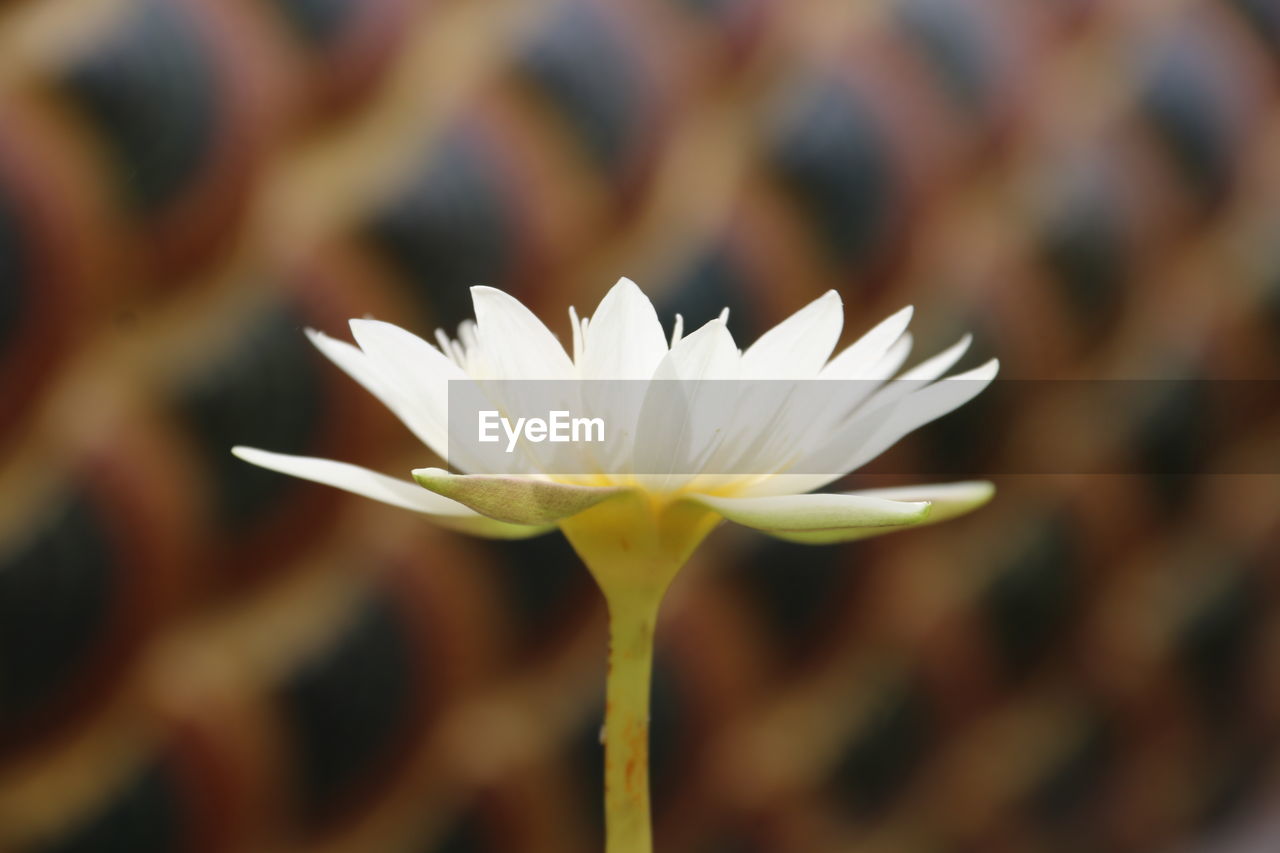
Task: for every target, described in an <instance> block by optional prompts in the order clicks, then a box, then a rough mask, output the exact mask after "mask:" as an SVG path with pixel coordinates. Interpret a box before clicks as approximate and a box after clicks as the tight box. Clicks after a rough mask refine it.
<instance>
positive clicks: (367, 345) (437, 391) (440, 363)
mask: <svg viewBox="0 0 1280 853" xmlns="http://www.w3.org/2000/svg"><path fill="white" fill-rule="evenodd" d="M350 326H351V334H352V336H354V337H355V339H356V343H358V344H359V345H360V348H361V349H362V350H364V352H365V354H366V355H367V356H368V362H369V364H370V366H371V367H372V368H373V370H374V372H375V373H376V375H377V376H378V378H379V379H380V380H381V381H382V383H383V384H384V385H386V386H387V387H389V388H391V389H392V391H393V392H395V394H396V395H397V397H398V399H399V400H401V401H402V404H403V405H405V406H407V407H409V409H410V411H411V412H412V413H413V415H414V418H415V421H416V422H420V423H422V424H423V427H422V428H423V430H425V431H427V435H428V437H429V438H430V440H429V441H428V445H429V446H430V447H431V449H432V450H434V451H435V452H436V453H437V454H438V455H440V456H442V457H443V456H445V455H446V453H447V451H448V448H449V439H448V430H449V380H450V379H461V378H463V377H465V376H466V374H465V373H463V372H462V368H460V367H458V365H457V364H455V363H454V362H453V360H452V359H450V358H449V357H448V356H446V355H445V354H444V353H442V352H440V350H438V349H436V348H435V347H434V346H432V345H431V344H429V343H427V342H426V341H424V340H423V339H422V338H420V337H418V336H417V335H415V334H413V333H412V332H409V331H406V330H405V329H402V328H400V327H399V326H396V325H393V324H391V323H384V322H381V321H379V320H359V319H357V320H352V321H351V322H350Z"/></svg>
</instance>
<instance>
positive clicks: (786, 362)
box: [742, 290, 844, 379]
mask: <svg viewBox="0 0 1280 853" xmlns="http://www.w3.org/2000/svg"><path fill="white" fill-rule="evenodd" d="M843 324H844V309H843V305H842V303H841V301H840V294H838V293H836V292H835V291H834V290H828V291H827V292H826V293H824V294H823V295H822V296H820V297H818V298H817V299H815V300H814V301H813V302H810V303H809V304H808V305H806V306H805V307H804V308H801V309H800V310H799V311H797V312H796V313H794V314H792V315H791V316H790V317H788V318H787V319H785V320H783V321H782V322H781V323H779V324H778V325H776V326H774V327H773V328H772V329H770V330H769V331H767V332H765V333H764V334H763V335H761V336H760V339H759V340H758V341H756V342H755V343H754V344H752V345H751V346H750V347H748V348H747V351H746V352H744V353H743V354H742V373H743V375H744V376H747V377H749V378H751V379H808V378H811V377H813V376H816V375H817V374H818V371H819V370H821V369H822V365H824V364H826V361H827V359H828V358H829V357H830V355H831V351H832V350H833V349H835V345H836V342H837V341H839V340H840V329H841V328H842V326H843Z"/></svg>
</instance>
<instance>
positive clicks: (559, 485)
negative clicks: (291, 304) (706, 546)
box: [233, 278, 997, 569]
mask: <svg viewBox="0 0 1280 853" xmlns="http://www.w3.org/2000/svg"><path fill="white" fill-rule="evenodd" d="M471 292H472V298H473V300H474V303H475V313H476V320H475V322H466V323H464V324H463V325H462V327H461V328H460V330H459V336H458V339H457V340H452V339H449V338H448V337H447V336H446V335H445V334H444V333H442V332H437V334H436V344H432V343H428V342H427V341H424V340H423V339H421V338H419V337H417V336H416V335H413V334H411V333H409V332H407V331H405V330H403V329H401V328H399V327H397V326H394V325H391V324H389V323H383V322H378V321H376V320H352V321H351V331H352V334H353V335H354V337H355V340H356V343H357V344H358V347H357V346H352V345H351V344H347V343H344V342H342V341H339V340H336V339H334V338H330V337H328V336H326V335H323V334H321V333H319V332H315V331H310V330H309V331H308V332H307V334H308V336H309V337H310V338H311V341H312V343H314V344H315V345H316V346H317V347H318V348H319V349H320V350H321V352H323V353H324V354H325V355H327V356H328V357H329V358H330V359H332V360H333V361H334V362H335V363H336V364H337V365H338V366H339V367H341V368H342V369H343V370H344V371H346V372H347V373H348V374H349V375H350V376H351V377H352V378H353V379H355V380H356V381H357V382H359V383H360V384H361V385H363V386H364V387H365V388H366V389H367V390H368V391H370V392H371V393H372V394H374V395H375V396H376V397H377V398H378V399H379V400H381V401H382V402H383V403H384V404H385V405H386V406H387V407H388V408H390V409H391V410H392V411H393V412H394V413H395V414H396V415H397V416H398V417H399V418H400V420H401V421H403V422H404V424H405V426H407V427H408V428H409V429H410V430H411V431H412V432H413V433H414V434H415V435H416V436H417V437H418V438H419V439H420V440H421V441H422V442H423V443H424V444H425V445H427V447H428V448H430V449H431V450H432V451H434V452H435V453H436V454H437V455H438V456H440V457H441V458H444V457H445V456H446V454H447V450H448V439H449V435H448V426H449V421H448V417H447V412H448V383H449V380H451V379H467V378H471V379H570V380H597V379H634V380H646V379H653V378H660V379H663V378H665V379H681V380H710V379H727V380H742V379H761V380H766V379H790V380H806V379H821V380H859V382H857V383H845V385H844V386H842V387H844V388H846V389H848V388H856V389H860V390H858V391H856V392H855V396H856V399H852V398H851V397H850V396H849V393H845V394H843V395H832V403H831V405H830V406H828V407H826V408H825V409H824V410H817V411H815V406H814V405H813V404H812V403H811V402H810V403H807V404H805V405H797V406H783V407H779V408H778V409H777V411H773V412H772V413H771V415H770V416H769V417H768V418H762V417H736V418H735V417H732V416H726V418H725V428H726V430H727V433H718V434H717V435H716V441H715V442H714V443H709V442H708V440H707V437H706V436H705V435H701V436H700V435H698V434H697V430H691V429H690V427H689V424H687V423H684V422H682V421H681V419H680V418H678V417H674V418H673V417H672V416H671V414H670V411H669V409H667V408H659V407H658V406H643V407H640V410H639V411H636V410H634V409H635V408H636V407H634V405H633V406H632V409H633V410H631V411H625V412H621V413H620V414H621V416H622V417H630V418H631V422H632V423H634V424H635V429H634V430H633V438H632V440H631V441H630V442H629V443H627V444H626V445H625V446H624V447H623V448H622V450H621V451H620V452H619V451H618V449H617V448H616V447H615V448H614V451H613V452H612V453H611V454H610V456H609V457H608V458H607V459H605V460H603V461H600V460H595V461H594V466H595V467H594V468H593V469H592V473H591V474H590V475H582V474H575V475H553V474H547V473H533V474H527V475H520V476H513V475H499V474H494V473H493V472H486V471H476V470H473V471H470V472H469V473H465V474H452V473H449V472H448V471H445V470H442V469H440V468H422V469H418V470H416V471H414V472H413V474H414V477H415V479H416V480H417V484H415V483H414V482H411V481H409V480H407V479H401V478H397V477H390V476H387V475H385V474H380V473H376V472H374V471H370V470H367V469H364V468H360V467H357V466H354V465H350V464H346V463H343V462H337V461H332V460H327V459H316V458H310V457H302V456H286V455H281V454H278V453H271V452H268V451H266V450H257V449H252V448H246V447H237V448H235V449H234V451H233V452H234V453H235V454H236V455H237V456H239V457H240V458H242V459H244V460H246V461H248V462H252V463H253V464H256V465H261V466H262V467H264V468H270V469H273V470H275V471H280V472H283V473H285V474H290V475H293V476H295V477H301V478H304V479H308V480H314V481H316V482H319V483H325V484H328V485H331V486H336V487H338V488H340V489H345V490H347V491H349V492H354V493H356V494H360V495H364V496H366V497H370V498H373V499H375V500H380V501H383V502H385V503H389V504H393V505H395V506H399V507H404V508H406V509H411V510H415V511H417V512H421V513H424V514H426V515H429V516H432V517H434V518H435V519H437V520H438V521H440V522H441V523H444V524H446V525H448V526H451V527H454V528H457V529H461V530H464V531H467V532H471V533H476V534H480V535H490V536H502V537H520V536H527V535H533V534H537V533H541V532H543V531H545V530H548V529H550V528H552V527H554V526H557V525H558V526H561V527H562V528H563V529H564V530H565V532H566V533H567V534H569V536H570V539H571V540H572V541H573V542H574V545H575V547H578V549H579V551H580V552H582V551H584V550H587V551H589V550H591V548H592V546H591V545H590V543H588V542H586V541H585V539H586V538H589V537H588V536H587V534H586V533H584V531H583V525H582V524H581V523H579V522H576V521H574V519H577V518H578V517H580V516H583V517H590V518H595V519H597V520H598V523H597V526H598V527H601V528H602V529H603V528H610V529H614V530H625V529H627V523H623V522H618V523H616V524H615V523H611V522H610V521H609V517H610V512H611V513H612V515H615V516H616V515H618V514H619V512H621V511H610V512H601V511H600V510H601V509H602V507H599V506H598V505H603V504H617V503H619V501H618V500H617V499H619V498H621V497H622V496H624V495H626V496H630V497H629V498H628V499H627V500H622V501H621V504H627V505H630V506H632V507H640V508H641V510H640V511H642V512H647V513H650V514H652V515H653V516H654V517H667V518H669V519H681V518H683V519H684V520H683V521H671V522H663V523H660V524H658V525H657V526H656V527H654V526H652V525H651V526H650V527H649V528H647V529H651V530H657V531H658V532H657V533H656V534H655V536H657V537H658V538H657V539H655V540H654V542H655V544H654V545H653V547H654V548H657V549H659V550H660V549H661V548H663V547H666V544H664V543H667V539H666V538H663V537H666V535H667V534H666V533H663V532H662V531H663V530H666V529H669V528H671V527H672V525H673V524H674V525H675V527H678V528H681V529H685V528H687V529H688V534H687V536H681V537H677V538H679V539H681V541H680V543H679V544H678V546H672V547H674V548H675V550H677V551H680V552H681V553H682V554H684V556H687V553H685V552H686V551H687V550H691V548H692V546H693V545H696V542H697V541H699V540H700V539H701V537H702V536H704V535H705V533H706V531H708V530H710V528H711V527H713V526H714V525H715V523H717V522H718V521H719V520H720V519H729V520H731V521H734V522H737V523H739V524H743V525H746V526H748V527H754V528H757V529H759V530H762V531H764V532H766V533H769V534H771V535H774V536H777V537H780V538H783V539H790V540H793V541H801V542H812V543H826V542H839V541H846V540H852V539H859V538H863V537H866V536H871V535H875V534H879V533H884V532H889V531H892V530H896V529H900V528H904V527H909V526H913V525H917V524H920V523H926V522H928V523H931V522H936V521H942V520H944V519H947V518H951V517H953V516H955V515H958V514H960V513H963V512H966V511H968V510H970V509H973V508H974V507H977V506H979V505H981V504H982V503H985V502H986V501H987V500H988V499H989V498H990V497H991V495H992V492H993V488H992V486H991V484H990V483H985V482H966V483H953V484H948V485H930V486H907V487H901V488H892V489H872V490H865V491H860V492H845V493H816V494H815V493H812V492H813V490H814V489H818V488H821V487H822V486H825V485H827V484H828V483H830V482H832V481H835V480H837V479H839V478H840V477H841V476H843V475H844V474H845V473H847V472H849V471H852V470H854V469H855V468H857V467H859V466H861V465H862V464H865V463H866V462H868V461H869V460H871V459H872V458H874V457H875V456H877V455H878V454H879V453H881V452H882V451H883V450H885V449H886V448H888V447H889V446H890V445H892V444H893V443H894V442H896V441H897V440H898V439H899V438H901V437H902V436H903V435H905V434H906V433H908V432H910V431H911V430H913V429H915V428H916V427H918V426H921V425H922V424H924V423H927V422H928V421H931V420H933V419H934V418H937V417H939V416H941V415H944V414H946V413H947V412H949V411H951V410H952V409H954V408H956V407H957V406H960V405H962V404H963V403H965V402H966V401H968V400H969V399H971V398H972V397H973V396H974V395H976V394H977V393H978V392H980V391H981V390H982V389H983V388H985V387H986V385H987V384H988V383H989V382H990V381H991V380H992V378H994V376H995V374H996V370H997V364H996V362H995V361H991V362H988V363H987V364H985V365H983V366H981V367H978V368H976V369H974V370H971V371H968V372H966V373H962V374H959V375H956V376H952V377H950V378H946V379H939V377H941V376H942V375H943V374H944V373H945V372H946V371H947V370H949V369H950V368H951V367H952V365H954V364H955V363H956V362H957V361H958V360H959V359H960V357H961V356H962V355H963V354H964V352H965V350H966V348H967V346H968V343H969V339H968V338H967V337H966V338H965V339H963V340H961V341H960V342H959V343H957V344H956V345H955V346H953V347H951V348H950V349H948V350H946V351H945V352H943V353H941V354H939V355H937V356H935V357H933V358H931V359H929V360H927V361H925V362H923V363H921V364H920V365H918V366H917V367H915V368H913V369H911V370H908V371H906V372H905V373H902V374H901V375H899V373H898V372H899V370H900V368H901V367H902V365H903V363H904V362H905V361H906V359H907V356H908V354H909V352H910V349H911V336H910V334H909V333H908V332H907V324H908V322H909V321H910V319H911V309H910V308H907V309H904V310H902V311H899V312H898V313H897V314H894V315H893V316H892V317H890V318H888V319H887V320H885V321H884V322H882V323H880V324H879V325H878V326H876V327H875V328H874V329H872V330H871V331H870V332H868V333H867V334H865V335H864V336H863V337H862V338H860V339H859V340H858V341H856V342H855V343H853V344H852V345H850V346H849V347H848V348H846V349H844V350H843V351H841V352H840V353H839V354H837V355H835V356H834V357H832V352H833V350H834V348H835V345H836V343H837V341H838V339H839V337H840V332H841V328H842V325H843V310H842V305H841V301H840V297H839V296H838V295H837V294H836V293H835V292H834V291H831V292H828V293H827V294H825V295H824V296H822V297H820V298H819V299H817V300H815V301H814V302H812V303H811V304H809V305H808V306H806V307H805V308H803V309H801V310H800V311H798V312H796V313H795V314H794V315H792V316H791V317H790V318H788V319H787V320H785V321H783V322H782V323H780V324H779V325H777V326H776V327H774V328H773V329H771V330H770V331H768V332H767V333H765V334H764V335H763V336H762V337H761V338H760V339H759V340H758V341H756V342H755V343H754V344H752V345H751V346H750V347H748V348H747V349H745V350H739V348H738V346H737V344H736V343H735V342H734V340H733V337H732V336H731V335H730V333H729V329H728V326H727V323H726V321H727V312H726V314H722V315H721V316H720V317H719V318H717V319H714V320H712V321H711V322H709V323H707V324H706V325H704V326H702V327H701V328H699V329H697V330H696V331H694V332H692V333H691V334H689V335H687V336H686V335H684V334H683V333H682V320H681V318H679V317H677V319H676V324H675V330H674V331H673V333H672V335H671V338H670V342H669V343H668V339H667V337H666V335H665V334H664V332H663V329H662V327H661V325H660V323H659V322H658V317H657V314H656V312H655V311H654V309H653V306H652V304H651V303H650V302H649V299H648V298H647V297H646V296H645V295H644V294H643V293H642V292H641V291H640V289H639V288H638V287H636V285H635V284H633V283H632V282H631V281H629V280H628V279H625V278H624V279H622V280H620V281H619V282H618V283H617V285H615V286H614V287H613V289H611V290H610V291H609V293H608V294H607V295H606V296H605V298H604V299H603V300H602V301H601V303H600V305H599V307H598V308H597V309H596V312H595V314H594V315H593V316H592V317H591V318H590V319H588V318H586V317H583V318H581V319H580V318H579V317H578V316H577V315H576V313H575V312H574V311H573V309H570V319H571V323H572V330H573V339H572V354H570V353H567V352H566V351H565V349H564V347H563V346H562V345H561V344H560V342H559V341H558V340H557V339H556V337H555V336H554V335H553V334H552V333H551V332H550V331H549V330H548V329H547V327H546V326H544V325H543V324H542V322H541V321H539V320H538V318H537V317H535V316H534V315H533V314H532V313H531V312H530V311H529V310H528V309H527V308H525V306H524V305H522V304H521V303H520V302H519V301H518V300H516V299H515V298H513V297H511V296H509V295H507V294H506V293H503V292H502V291H499V290H495V289H493V288H490V287H476V288H472V291H471ZM895 377H896V378H895ZM809 387H815V386H813V385H810V386H809ZM832 387H835V386H834V385H833V386H832ZM624 408H625V407H624ZM557 452H561V451H557ZM582 452H586V451H585V450H584V451H582ZM672 459H674V460H676V461H675V462H673V463H670V464H669V469H670V470H671V471H672V472H673V473H668V474H663V475H661V476H653V475H651V474H649V473H646V472H652V471H654V470H667V469H663V468H661V466H662V464H664V463H663V460H672ZM455 461H456V460H455ZM735 471H737V472H754V473H732V472H735ZM760 472H764V473H760ZM797 472H802V473H797ZM808 472H821V473H808ZM623 514H624V515H625V513H623ZM642 526H643V525H642ZM694 528H696V532H694ZM668 538H669V537H668ZM685 539H688V540H690V541H689V542H686V541H684V540H685ZM659 540H661V541H659ZM690 542H691V543H692V544H690ZM667 544H669V543H667ZM624 545H625V543H624ZM686 546H688V547H687V548H686ZM673 553H674V552H673ZM586 556H587V555H586V554H585V553H584V557H586ZM591 562H592V561H591V560H590V559H588V563H589V564H590V563H591ZM594 568H595V567H593V569H594Z"/></svg>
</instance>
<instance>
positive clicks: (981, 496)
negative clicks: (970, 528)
mask: <svg viewBox="0 0 1280 853" xmlns="http://www.w3.org/2000/svg"><path fill="white" fill-rule="evenodd" d="M995 493H996V487H995V486H994V485H993V484H992V483H989V482H987V481H986V480H967V481H964V482H960V483H928V484H925V485H920V486H893V487H891V488H887V489H859V490H857V491H855V492H848V493H847V494H851V495H861V496H863V497H871V498H886V499H888V500H891V501H928V502H929V503H930V504H932V505H933V509H932V510H931V511H930V513H929V518H928V519H926V521H925V523H926V524H937V523H938V522H939V521H946V520H947V519H949V518H955V517H956V516H958V515H964V514H965V513H967V512H972V511H973V510H975V509H977V508H978V507H980V506H982V505H983V504H985V503H987V502H988V501H990V500H991V498H992V497H993V496H994V495H995Z"/></svg>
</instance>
